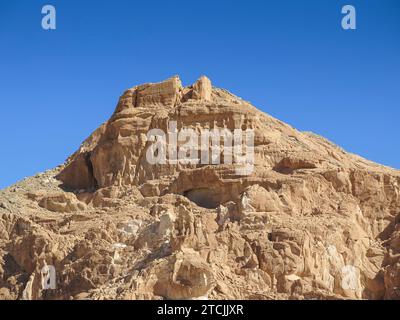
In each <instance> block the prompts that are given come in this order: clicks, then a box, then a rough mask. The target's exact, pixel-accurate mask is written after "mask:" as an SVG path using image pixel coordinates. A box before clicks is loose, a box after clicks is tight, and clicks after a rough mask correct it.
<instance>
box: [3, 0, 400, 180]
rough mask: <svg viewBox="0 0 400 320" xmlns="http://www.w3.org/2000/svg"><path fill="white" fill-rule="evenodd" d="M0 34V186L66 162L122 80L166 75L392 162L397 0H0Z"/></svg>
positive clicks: (398, 58) (399, 66) (398, 113)
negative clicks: (346, 21) (351, 16)
mask: <svg viewBox="0 0 400 320" xmlns="http://www.w3.org/2000/svg"><path fill="white" fill-rule="evenodd" d="M45 4H52V5H54V6H55V7H56V9H57V29H56V30H53V31H45V30H43V29H42V28H41V19H42V14H41V8H42V6H43V5H45ZM345 4H352V5H354V6H355V8H356V10H357V30H355V31H344V30H343V29H342V28H341V18H342V14H341V8H342V6H343V5H345ZM0 43H1V47H0V107H1V118H0V119H1V126H0V136H1V140H0V141H1V157H0V187H5V186H7V185H9V184H12V183H14V182H16V181H17V180H19V179H21V178H23V177H25V176H30V175H34V174H35V173H37V172H40V171H43V170H45V169H47V168H52V167H55V166H56V165H58V164H60V163H62V162H63V161H64V160H65V159H66V158H67V156H69V155H70V154H71V153H73V152H74V151H75V150H76V149H77V148H78V147H79V145H80V143H81V142H82V141H83V140H84V139H85V138H86V137H87V136H88V135H89V134H90V133H91V131H93V130H94V129H95V128H96V127H98V126H99V125H100V124H101V123H102V122H104V121H105V120H107V119H108V117H109V116H110V115H111V113H112V112H113V110H114V108H115V105H116V103H117V100H118V97H119V95H120V94H121V93H122V92H123V91H124V90H125V89H127V88H129V87H131V86H133V85H135V84H139V83H143V82H157V81H160V80H163V79H165V78H168V77H170V76H172V75H175V74H179V75H180V77H181V79H182V81H183V83H184V84H185V85H187V84H191V83H192V82H193V81H195V80H196V79H197V78H198V77H199V76H200V75H202V74H205V75H207V76H208V77H210V78H211V80H212V81H213V83H214V85H216V86H219V87H223V88H226V89H228V90H230V91H231V92H233V93H235V94H237V95H238V96H241V97H242V98H244V99H246V100H249V101H250V102H252V103H253V104H254V105H255V106H257V107H259V108H260V109H262V110H263V111H265V112H267V113H269V114H271V115H273V116H275V117H277V118H279V119H281V120H283V121H285V122H287V123H289V124H291V125H292V126H294V127H296V128H298V129H300V130H305V131H313V132H315V133H318V134H320V135H323V136H325V137H326V138H328V139H330V140H331V141H333V142H335V143H337V144H338V145H340V146H342V147H344V148H345V149H346V150H347V151H350V152H353V153H357V154H359V155H361V156H364V157H366V158H368V159H371V160H374V161H376V162H380V163H383V164H386V165H389V166H392V167H395V168H400V157H399V155H400V151H399V147H400V133H399V126H400V121H399V119H400V108H399V107H400V105H399V102H400V79H399V77H400V1H398V0H362V1H359V0H347V1H340V0H315V1H312V0H304V1H299V0H286V1H285V0H283V1H265V0H264V1H251V0H247V1H234V0H231V1H218V0H213V1H208V0H202V1H187V0H186V1H174V0H169V1H135V0H131V1H118V0H114V1H73V0H62V1H60V0H46V1H35V0H29V1H28V0H26V1H22V0H8V1H5V0H0Z"/></svg>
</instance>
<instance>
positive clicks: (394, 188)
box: [0, 77, 400, 299]
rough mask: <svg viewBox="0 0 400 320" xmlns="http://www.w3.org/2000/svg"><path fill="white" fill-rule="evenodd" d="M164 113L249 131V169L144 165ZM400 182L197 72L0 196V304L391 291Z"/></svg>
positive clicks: (140, 90) (399, 285) (136, 90)
mask: <svg viewBox="0 0 400 320" xmlns="http://www.w3.org/2000/svg"><path fill="white" fill-rule="evenodd" d="M169 121H177V123H178V126H179V127H181V128H182V127H185V128H192V129H193V130H195V131H197V132H198V131H199V130H201V129H202V128H208V129H211V128H215V127H218V128H228V129H230V130H233V129H235V128H241V129H243V130H244V129H246V128H251V129H254V132H255V141H254V153H255V166H254V171H253V172H252V174H250V175H241V174H238V173H237V171H235V164H226V165H225V164H221V165H204V164H203V165H200V164H197V165H196V164H155V165H151V164H149V162H148V161H146V157H145V153H146V151H147V150H148V148H149V141H147V138H146V133H147V132H148V131H149V130H150V129H153V128H160V129H163V130H165V131H167V126H168V122H169ZM399 185H400V172H399V171H397V170H394V169H390V168H387V167H384V166H381V165H378V164H375V163H372V162H370V161H367V160H365V159H363V158H361V157H358V156H355V155H352V154H349V153H346V152H345V151H343V150H342V149H340V148H339V147H337V146H335V145H333V144H332V143H330V142H329V141H327V140H325V139H323V138H321V137H319V136H316V135H314V134H311V133H304V132H299V131H297V130H295V129H294V128H292V127H290V126H289V125H287V124H284V123H282V122H281V121H279V120H277V119H274V118H272V117H271V116H269V115H267V114H264V113H262V112H261V111H259V110H257V109H256V108H255V107H253V106H251V105H250V104H249V103H248V102H246V101H243V100H242V99H240V98H238V97H236V96H234V95H232V94H230V93H229V92H227V91H225V90H223V89H217V88H214V87H212V86H211V83H210V81H209V80H208V79H207V78H206V77H202V78H200V79H199V80H198V81H197V82H196V83H195V84H193V85H192V86H189V87H182V85H181V82H180V80H179V78H178V77H174V78H171V79H168V80H166V81H164V82H161V83H157V84H144V85H140V86H136V87H133V88H131V89H129V90H127V91H126V92H125V93H124V94H123V95H122V96H121V97H120V99H119V102H118V105H117V107H116V110H115V111H114V113H113V115H112V116H111V118H110V120H108V121H107V122H106V123H104V124H103V125H102V126H100V127H99V128H98V129H97V130H96V131H95V132H93V134H92V135H91V136H90V137H89V138H88V139H87V140H86V141H85V142H84V143H83V144H82V145H81V147H80V148H79V150H78V151H77V152H76V153H75V154H73V155H72V156H71V157H70V158H69V159H68V160H67V161H66V163H65V164H63V165H61V166H59V167H57V168H55V169H53V170H50V171H47V172H45V173H42V174H38V175H36V176H34V177H30V178H27V179H25V180H23V181H21V182H19V183H17V184H15V185H14V186H11V187H9V188H6V189H4V190H2V191H0V299H204V298H208V299H346V298H350V299H398V298H400V223H399V222H400V195H399V192H400V187H399ZM45 265H51V266H54V268H55V271H56V289H47V290H43V283H42V280H43V279H42V278H43V275H42V274H41V270H42V268H43V267H44V266H45Z"/></svg>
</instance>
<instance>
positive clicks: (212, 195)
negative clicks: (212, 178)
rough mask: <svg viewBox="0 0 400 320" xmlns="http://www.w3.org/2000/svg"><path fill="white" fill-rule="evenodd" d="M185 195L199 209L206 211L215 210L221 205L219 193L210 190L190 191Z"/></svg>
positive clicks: (198, 189)
mask: <svg viewBox="0 0 400 320" xmlns="http://www.w3.org/2000/svg"><path fill="white" fill-rule="evenodd" d="M183 195H184V196H185V197H186V198H188V199H189V200H190V201H192V202H194V203H195V204H197V205H198V206H199V207H203V208H206V209H215V208H217V207H218V206H219V204H220V201H219V196H218V193H216V192H215V191H214V190H212V189H209V188H197V189H190V190H187V191H185V192H184V193H183Z"/></svg>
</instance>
